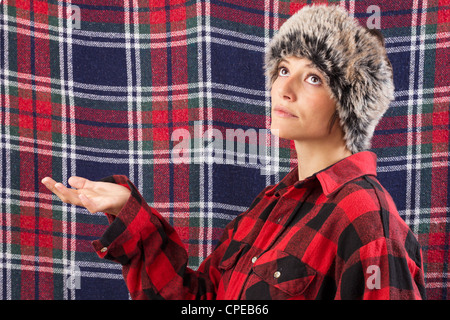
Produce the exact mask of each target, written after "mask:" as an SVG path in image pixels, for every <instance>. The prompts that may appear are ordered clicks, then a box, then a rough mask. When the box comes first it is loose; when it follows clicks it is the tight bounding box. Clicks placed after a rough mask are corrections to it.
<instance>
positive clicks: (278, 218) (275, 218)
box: [239, 186, 311, 299]
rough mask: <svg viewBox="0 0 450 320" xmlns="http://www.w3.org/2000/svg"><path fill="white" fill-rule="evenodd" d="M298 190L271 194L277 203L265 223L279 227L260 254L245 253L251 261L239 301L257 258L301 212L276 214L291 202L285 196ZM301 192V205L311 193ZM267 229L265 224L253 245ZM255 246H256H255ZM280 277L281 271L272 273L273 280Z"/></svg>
mask: <svg viewBox="0 0 450 320" xmlns="http://www.w3.org/2000/svg"><path fill="white" fill-rule="evenodd" d="M300 189H301V187H299V186H297V188H296V187H294V186H290V187H287V188H286V190H279V191H276V192H275V193H274V194H273V196H272V197H275V198H277V199H278V201H277V204H276V205H275V206H274V208H273V209H272V212H271V213H270V214H269V217H268V218H267V221H272V222H276V224H277V225H279V228H278V231H277V232H273V233H272V236H271V237H270V238H269V240H266V242H267V243H268V245H265V246H262V247H263V248H264V250H263V251H262V252H260V253H259V254H258V255H253V254H254V253H253V254H251V253H250V252H249V253H247V254H248V256H249V257H251V260H250V262H251V263H250V264H249V267H248V268H249V270H248V274H247V278H246V280H245V281H244V283H243V284H242V287H241V289H240V293H239V299H242V295H243V294H244V293H245V291H244V290H245V288H246V286H247V283H248V280H249V278H250V276H251V274H252V273H253V269H252V266H253V265H254V264H255V263H256V262H257V260H258V258H259V257H260V256H261V255H263V254H264V253H265V252H267V251H268V250H271V249H273V246H274V243H276V240H277V239H279V237H280V236H282V234H283V233H284V232H285V230H286V227H287V226H288V225H289V221H290V220H292V219H293V218H294V216H295V215H296V214H297V213H298V212H299V211H301V207H300V209H299V210H296V212H293V211H292V212H291V213H290V214H289V216H287V215H285V214H282V213H281V212H278V211H279V210H278V209H279V208H280V207H282V204H283V202H284V201H292V200H289V199H286V198H285V196H286V195H287V194H289V192H301V190H300ZM303 191H304V194H303V195H302V197H301V200H300V202H301V203H303V202H304V201H305V200H306V199H307V197H308V196H309V195H310V194H311V192H308V190H303ZM273 201H275V200H273ZM294 208H295V207H293V208H292V210H294ZM283 220H284V221H283ZM282 221H283V224H280V222H282ZM267 228H268V226H266V224H265V225H264V226H263V228H262V229H261V232H260V233H259V235H258V236H257V237H256V239H255V242H254V244H255V243H257V242H258V239H261V238H263V237H265V236H266V234H267V233H268V231H264V230H265V229H266V230H267ZM254 244H253V245H254ZM253 245H252V247H253ZM257 246H258V245H257ZM258 247H259V246H258ZM250 251H252V250H250ZM247 259H249V258H247ZM247 261H248V260H247ZM243 263H244V261H243ZM280 276H281V271H280V270H276V271H275V272H274V274H273V277H274V278H275V279H278V278H279V277H280Z"/></svg>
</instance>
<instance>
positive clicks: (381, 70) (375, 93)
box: [265, 5, 394, 153]
mask: <svg viewBox="0 0 450 320" xmlns="http://www.w3.org/2000/svg"><path fill="white" fill-rule="evenodd" d="M289 56H296V57H304V58H308V59H309V60H311V61H312V62H313V64H314V65H315V66H316V67H317V68H318V69H319V70H320V71H321V72H322V73H323V75H324V76H325V78H326V80H327V82H328V85H329V87H330V89H331V94H332V96H333V97H334V99H335V100H336V109H337V114H338V116H339V119H340V124H341V126H342V129H343V131H344V134H345V135H344V138H345V141H346V143H347V147H348V149H349V150H350V151H351V152H353V153H356V152H359V151H362V150H365V149H368V148H370V140H371V139H372V136H373V132H374V130H375V126H376V125H377V124H378V121H379V120H380V118H381V117H382V116H383V114H384V113H385V111H386V110H387V108H388V107H389V103H390V102H391V101H392V100H393V99H394V84H393V76H392V74H393V73H392V66H391V64H390V62H389V59H388V58H387V55H386V50H385V47H384V43H383V40H382V39H380V38H377V37H376V36H374V35H373V34H372V33H371V32H370V30H368V29H366V28H365V27H363V26H361V25H360V24H359V23H358V22H357V21H356V20H355V19H354V18H352V17H351V16H349V14H348V12H347V11H346V10H345V9H343V8H341V7H338V6H323V5H317V6H306V7H303V8H302V9H301V10H299V11H298V12H297V13H295V14H294V15H293V16H292V17H290V18H289V19H288V20H287V21H286V22H285V23H284V24H283V25H282V26H281V28H280V30H279V31H278V33H277V34H276V35H275V36H274V37H273V39H272V40H271V42H270V43H269V45H268V47H267V48H266V56H265V69H266V76H267V80H268V84H267V85H268V87H269V89H270V88H271V86H272V84H273V82H274V81H275V79H276V77H277V74H278V64H279V62H280V60H281V59H282V58H285V57H289Z"/></svg>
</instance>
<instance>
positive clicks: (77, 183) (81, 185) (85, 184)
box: [68, 176, 93, 189]
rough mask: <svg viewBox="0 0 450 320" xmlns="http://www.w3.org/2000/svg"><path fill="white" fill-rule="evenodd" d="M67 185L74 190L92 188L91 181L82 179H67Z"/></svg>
mask: <svg viewBox="0 0 450 320" xmlns="http://www.w3.org/2000/svg"><path fill="white" fill-rule="evenodd" d="M68 183H69V185H70V186H71V187H73V188H76V189H85V188H93V185H92V184H93V183H92V181H90V180H88V179H86V178H82V177H77V176H72V177H70V178H69V181H68Z"/></svg>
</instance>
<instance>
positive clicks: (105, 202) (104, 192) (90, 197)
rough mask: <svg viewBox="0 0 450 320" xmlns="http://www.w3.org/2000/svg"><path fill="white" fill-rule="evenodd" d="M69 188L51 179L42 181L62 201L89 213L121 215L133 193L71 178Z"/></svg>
mask: <svg viewBox="0 0 450 320" xmlns="http://www.w3.org/2000/svg"><path fill="white" fill-rule="evenodd" d="M68 182H69V185H70V186H71V187H72V188H73V189H71V188H67V187H66V186H64V185H63V184H62V183H57V182H56V181H55V180H53V179H52V178H50V177H45V178H44V179H42V183H43V184H44V185H45V186H46V187H47V188H48V189H49V190H50V191H52V192H53V193H54V194H56V195H57V196H58V197H59V198H60V199H61V201H63V202H65V203H70V204H74V205H77V206H81V207H85V208H86V209H87V210H89V212H91V213H95V212H107V213H109V214H112V215H117V214H119V212H120V210H121V209H122V208H123V206H124V205H125V203H126V202H127V201H128V198H129V197H130V194H131V191H130V190H129V189H127V188H125V187H124V186H121V185H118V184H115V183H110V182H97V181H91V180H88V179H85V178H81V177H76V176H73V177H70V178H69V181H68Z"/></svg>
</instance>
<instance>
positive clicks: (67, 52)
mask: <svg viewBox="0 0 450 320" xmlns="http://www.w3.org/2000/svg"><path fill="white" fill-rule="evenodd" d="M306 3H329V4H337V5H342V6H345V7H346V8H347V9H348V10H349V11H350V12H351V13H352V14H353V15H354V16H355V17H356V18H357V19H359V20H360V21H361V22H362V23H367V22H368V20H370V17H371V13H367V9H368V7H369V6H371V5H375V6H378V7H379V8H380V9H381V16H380V22H381V31H382V33H383V34H384V36H385V37H386V47H387V52H388V55H389V58H390V59H391V62H392V64H393V68H394V77H395V85H396V91H395V97H396V100H395V101H394V102H393V103H392V105H391V108H390V109H389V110H388V112H387V114H386V115H385V116H384V118H383V119H382V121H381V122H380V124H379V125H378V127H377V130H376V132H375V135H374V138H373V140H372V147H373V149H372V150H373V151H374V152H375V153H376V154H377V156H378V178H379V180H380V182H381V183H382V185H383V186H385V187H386V189H387V190H388V191H389V192H390V193H391V195H392V196H393V198H394V201H395V203H396V205H397V207H398V209H399V213H400V216H401V217H402V218H403V219H404V220H405V222H406V223H407V224H408V225H409V226H410V228H411V230H412V231H413V233H414V234H415V235H416V236H417V237H418V239H419V242H420V244H421V245H422V249H423V255H424V270H425V281H426V291H427V297H428V299H449V294H448V286H449V269H448V263H449V238H450V236H449V223H450V221H449V200H450V196H449V195H450V193H449V190H448V178H449V170H448V161H449V159H448V157H449V135H448V132H449V104H450V87H449V85H448V83H449V77H448V70H449V61H450V54H449V49H448V47H449V45H448V44H449V41H450V4H449V3H448V1H447V0H405V1H394V2H392V1H380V0H374V1H368V0H361V1H359V0H355V1H351V0H349V1H332V0H330V1H301V0H294V1H283V0H280V1H272V0H267V1H259V0H254V1H237V0H222V1H221V0H196V1H183V0H164V1H162V0H152V1H148V2H140V1H139V2H138V1H128V0H126V1H108V2H105V1H98V0H80V1H53V0H49V1H37V0H15V1H14V0H3V1H1V2H0V17H1V18H0V46H1V51H0V67H1V68H0V69H1V70H0V77H1V86H0V97H1V114H0V121H1V149H0V150H1V151H0V164H1V168H2V175H1V177H0V190H1V215H0V225H1V234H0V245H1V249H0V257H1V264H0V266H1V268H0V278H1V286H2V287H1V289H0V298H1V299H13V300H16V299H127V298H129V295H128V292H127V290H126V287H125V284H124V281H123V279H122V275H121V270H120V267H119V266H117V265H115V264H113V263H109V262H107V261H103V260H100V259H99V258H98V257H97V255H96V254H95V253H94V252H93V250H92V248H91V245H90V243H91V241H93V240H94V239H97V238H98V237H99V236H100V235H101V234H102V233H103V231H104V230H106V228H107V225H108V222H107V221H106V219H105V217H104V216H103V215H101V214H96V215H92V214H89V213H88V212H87V211H85V210H82V209H81V208H76V207H72V206H69V205H65V204H62V203H61V202H60V201H59V200H58V199H56V198H55V197H54V196H52V195H51V194H50V193H49V191H47V190H46V188H45V187H44V186H43V185H42V184H40V180H41V179H42V178H43V177H45V176H52V177H53V178H54V179H55V180H57V181H61V182H63V183H65V184H66V183H67V179H68V178H69V177H70V176H72V175H79V176H83V177H86V178H89V179H93V180H96V179H101V178H103V177H105V176H109V175H112V174H120V175H126V176H127V177H129V178H130V180H131V181H132V182H133V183H134V184H135V185H136V187H137V188H138V189H139V190H140V191H141V192H142V194H143V196H144V198H145V199H146V200H147V202H148V203H149V204H150V205H152V206H153V207H155V208H156V209H157V210H158V211H159V212H161V214H162V215H163V216H164V218H165V219H167V221H168V223H170V224H171V225H172V226H173V227H174V229H175V230H176V231H177V233H178V234H179V235H180V239H181V241H182V242H183V244H184V245H185V247H186V248H187V250H188V254H189V257H190V259H189V266H190V267H192V268H196V267H197V266H198V265H199V264H200V263H201V262H202V260H203V259H204V257H205V256H207V255H208V254H209V253H210V252H211V251H212V248H213V247H214V245H215V244H217V241H218V238H219V237H220V235H221V234H222V231H223V228H224V227H225V225H227V224H228V222H229V221H231V220H232V219H233V218H234V217H236V215H237V214H239V213H241V212H243V211H245V210H247V208H248V206H249V205H250V204H251V201H252V200H253V199H254V198H255V196H256V195H257V194H259V192H260V191H261V190H262V189H263V188H264V187H265V186H267V185H269V184H274V183H276V182H278V181H280V180H281V179H282V178H283V177H284V176H285V175H286V174H287V172H289V170H290V169H291V168H292V167H294V166H295V165H296V155H295V151H294V148H293V145H292V144H290V143H289V142H288V141H284V140H281V141H279V142H275V144H278V146H279V149H277V150H279V151H277V152H275V153H270V152H269V151H270V149H268V148H267V150H266V152H265V153H258V155H256V156H255V157H253V158H252V157H251V156H249V155H248V154H249V153H250V152H247V150H251V148H252V147H254V146H255V144H257V145H258V147H259V148H262V147H263V146H267V145H272V144H273V141H272V139H271V137H270V135H269V134H268V133H267V132H266V131H264V130H265V129H266V128H268V124H269V123H270V118H269V116H270V112H269V111H270V102H269V101H270V100H269V95H268V94H267V93H266V91H265V90H264V84H265V79H264V75H263V70H262V62H263V61H262V59H263V52H264V47H265V45H266V44H267V42H268V40H269V39H270V38H271V37H272V36H273V34H274V32H276V30H277V29H278V28H279V26H280V25H281V23H282V22H283V21H284V20H285V19H286V18H287V17H288V16H290V15H291V14H292V13H293V12H295V11H296V10H298V9H299V8H300V7H301V6H302V5H304V4H306ZM238 129H241V130H243V131H244V132H245V133H251V132H253V131H250V130H251V129H255V130H256V131H257V132H258V133H261V134H260V135H257V137H258V139H257V141H256V142H255V141H251V140H250V139H249V140H247V141H245V142H243V143H241V144H239V143H238V142H236V144H235V145H232V144H231V145H232V148H226V149H225V147H224V146H225V145H226V142H228V141H230V139H233V138H227V136H226V130H238ZM177 130H178V131H177ZM180 130H181V131H180ZM180 132H181V133H183V136H184V137H190V138H191V139H190V140H188V142H189V145H188V152H189V155H190V158H189V159H188V160H189V161H187V162H185V163H174V161H172V156H173V153H172V152H171V150H174V149H175V150H176V148H177V147H178V146H180V144H179V143H180V140H181V138H180V136H179V135H176V134H175V133H180ZM187 132H188V133H189V135H188V136H186V133H187ZM205 132H211V133H212V134H213V136H214V137H215V138H216V139H211V138H208V135H206V134H205V135H203V136H202V134H203V133H205ZM219 133H221V134H219ZM241 146H244V147H245V149H240V147H241ZM216 147H217V148H216ZM262 149H264V148H262ZM213 150H215V151H217V152H213ZM218 150H223V151H224V152H223V154H221V153H220V152H218ZM258 150H259V149H258ZM242 154H244V156H243V157H242ZM227 157H229V158H227ZM239 157H242V158H243V161H241V162H239ZM230 158H231V159H232V161H230V162H231V163H229V162H228V163H227V161H225V160H226V159H230ZM255 159H256V161H253V162H252V161H251V160H255ZM220 160H223V161H222V162H220ZM266 169H267V170H266ZM243 181H244V182H243Z"/></svg>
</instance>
